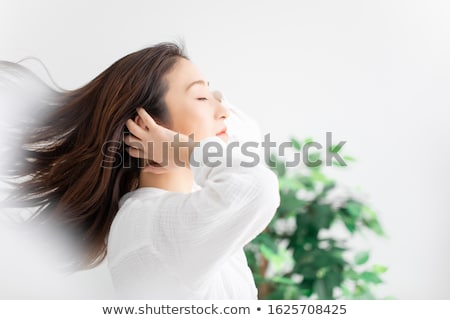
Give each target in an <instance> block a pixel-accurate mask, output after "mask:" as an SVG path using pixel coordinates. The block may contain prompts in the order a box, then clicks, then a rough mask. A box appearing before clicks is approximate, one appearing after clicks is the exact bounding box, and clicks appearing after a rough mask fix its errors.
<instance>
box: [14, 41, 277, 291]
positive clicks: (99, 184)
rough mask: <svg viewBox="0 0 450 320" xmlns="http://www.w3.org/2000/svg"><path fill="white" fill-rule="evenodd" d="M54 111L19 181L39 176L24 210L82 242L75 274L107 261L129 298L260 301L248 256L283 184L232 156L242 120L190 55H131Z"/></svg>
mask: <svg viewBox="0 0 450 320" xmlns="http://www.w3.org/2000/svg"><path fill="white" fill-rule="evenodd" d="M45 101H46V102H45V103H44V105H46V106H50V107H51V108H52V112H51V113H50V115H49V117H47V118H45V119H44V120H43V121H40V122H39V123H38V124H35V125H34V126H33V128H32V130H29V132H27V134H26V135H25V137H26V139H25V141H24V143H23V144H22V145H23V148H24V149H25V152H26V153H25V154H24V155H22V156H21V157H20V158H19V159H17V161H19V162H16V164H15V166H14V167H13V168H12V169H11V170H10V171H9V175H10V176H14V177H19V178H21V177H22V178H24V177H28V179H26V180H25V181H20V182H17V183H16V184H17V187H18V191H19V193H18V195H19V196H17V197H16V199H15V201H19V202H20V203H22V204H23V205H25V206H29V207H38V208H39V209H38V210H37V211H36V214H35V215H34V216H33V217H32V219H30V221H32V222H34V224H33V225H39V226H42V225H47V224H50V225H52V226H56V227H57V228H58V230H63V231H62V232H64V235H66V234H69V235H70V239H71V240H70V243H72V244H74V245H75V246H76V248H77V255H75V256H73V257H74V259H72V260H73V261H72V264H71V265H70V267H71V269H72V270H78V269H83V268H92V267H95V266H96V265H98V264H99V263H100V262H102V261H103V260H104V258H105V257H107V262H108V267H109V270H110V271H111V275H112V279H113V284H114V287H115V288H116V290H117V296H118V297H119V298H132V299H141V298H142V299H256V298H257V290H256V287H255V283H254V280H253V278H252V274H251V271H250V269H249V268H248V266H247V261H246V258H245V255H244V251H243V247H244V245H246V244H247V243H248V242H249V241H251V240H252V239H253V238H254V237H256V236H257V235H258V234H259V233H260V232H261V231H263V229H264V228H265V227H266V226H267V225H268V223H269V222H270V220H271V219H272V217H273V215H274V213H275V211H276V208H277V207H278V205H279V200H280V199H279V194H278V183H277V179H276V176H275V174H274V173H273V172H272V171H270V170H269V169H268V168H267V167H265V166H264V165H263V164H262V163H257V164H256V165H253V166H243V165H242V163H243V162H244V161H245V160H246V158H245V157H244V156H243V153H242V152H241V151H240V149H239V148H234V149H233V150H232V151H233V152H232V155H228V156H227V153H228V152H225V151H226V148H227V146H228V144H227V142H228V136H227V133H226V120H227V119H228V117H229V116H230V110H229V109H228V108H226V107H225V106H224V104H223V103H222V101H221V97H220V93H219V92H211V91H210V90H209V88H208V84H207V82H206V80H205V78H204V76H203V75H202V74H201V73H200V72H199V70H198V69H197V68H196V67H195V65H194V64H193V63H192V62H191V61H190V60H189V59H188V58H187V56H186V55H185V54H184V53H183V49H182V48H180V47H179V46H178V45H175V44H173V43H160V44H157V45H154V46H152V47H149V48H146V49H143V50H140V51H137V52H134V53H131V54H129V55H127V56H125V57H123V58H121V59H119V60H118V61H117V62H115V63H114V64H112V65H111V66H110V67H109V68H107V69H106V70H105V71H104V72H102V73H101V74H100V75H99V76H97V77H96V78H95V79H94V80H92V81H91V82H89V83H88V84H87V85H85V86H83V87H81V88H79V89H77V90H74V91H64V92H59V93H57V92H54V94H53V96H52V99H49V98H48V97H47V98H46V100H45ZM177 141H179V142H181V143H182V145H178V146H175V145H170V143H172V142H177ZM211 146H213V147H214V148H215V149H216V150H218V149H221V150H222V153H220V154H219V155H218V152H215V153H214V155H215V157H214V159H210V157H209V155H210V153H211V152H210V151H209V150H208V148H209V147H211ZM166 147H167V148H166ZM212 162H214V163H219V165H212V164H211V163H212ZM247 163H248V162H247ZM16 203H18V202H16Z"/></svg>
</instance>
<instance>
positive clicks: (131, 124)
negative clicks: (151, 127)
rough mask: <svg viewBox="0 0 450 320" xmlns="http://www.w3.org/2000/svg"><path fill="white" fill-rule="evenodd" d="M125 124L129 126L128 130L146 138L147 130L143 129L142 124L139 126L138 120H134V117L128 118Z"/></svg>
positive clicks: (136, 135) (141, 137)
mask: <svg viewBox="0 0 450 320" xmlns="http://www.w3.org/2000/svg"><path fill="white" fill-rule="evenodd" d="M125 125H126V126H127V128H128V130H129V131H130V132H131V133H132V134H133V135H134V136H135V137H138V138H140V139H142V140H143V139H144V138H145V136H146V134H147V131H145V130H144V129H142V127H141V126H139V125H138V124H137V123H136V122H134V121H133V120H132V119H128V120H127V122H126V123H125Z"/></svg>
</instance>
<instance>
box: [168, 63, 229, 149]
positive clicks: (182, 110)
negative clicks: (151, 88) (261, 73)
mask: <svg viewBox="0 0 450 320" xmlns="http://www.w3.org/2000/svg"><path fill="white" fill-rule="evenodd" d="M166 80H167V81H168V84H169V89H168V91H167V94H166V96H165V102H166V104H167V108H168V111H169V115H170V118H171V120H172V126H171V128H170V129H171V130H173V131H176V132H180V133H182V134H185V135H187V136H189V135H191V134H193V137H192V139H193V140H194V141H200V140H202V139H203V138H206V137H212V136H216V135H217V136H219V137H220V138H221V139H222V140H223V141H225V142H228V135H227V134H226V133H225V134H220V135H218V134H219V133H220V132H221V131H223V130H224V129H226V126H225V122H224V120H225V119H226V118H228V116H229V111H228V109H227V108H225V107H224V106H223V105H222V103H221V102H220V97H218V96H217V94H214V93H213V92H212V91H210V89H209V84H208V81H207V80H206V79H205V77H204V76H203V75H202V74H201V72H200V71H199V70H198V69H197V68H196V66H195V65H194V64H193V63H192V62H191V61H189V60H187V59H184V58H179V59H178V62H177V63H176V64H175V66H174V68H173V69H172V70H171V71H170V72H169V73H167V74H166Z"/></svg>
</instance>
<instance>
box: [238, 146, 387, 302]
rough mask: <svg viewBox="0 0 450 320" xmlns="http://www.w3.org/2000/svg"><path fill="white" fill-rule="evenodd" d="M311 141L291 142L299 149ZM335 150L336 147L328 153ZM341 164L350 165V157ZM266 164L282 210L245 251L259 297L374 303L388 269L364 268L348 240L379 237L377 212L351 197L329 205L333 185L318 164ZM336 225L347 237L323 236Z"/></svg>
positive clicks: (364, 259)
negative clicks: (360, 235) (274, 176)
mask: <svg viewBox="0 0 450 320" xmlns="http://www.w3.org/2000/svg"><path fill="white" fill-rule="evenodd" d="M311 141H312V139H305V140H304V141H302V142H300V141H299V140H297V139H295V138H291V143H292V146H293V148H294V150H297V151H300V150H301V147H302V144H303V145H306V144H308V143H311ZM339 151H340V146H332V147H331V148H330V150H329V152H335V153H338V152H339ZM308 159H309V160H310V161H311V163H312V162H314V161H316V160H322V154H321V153H320V152H316V153H313V154H310V155H309V156H308ZM344 160H346V161H354V159H353V158H351V157H348V156H344ZM270 162H271V163H269V164H270V167H271V168H272V169H273V170H274V171H275V173H276V174H277V176H278V179H279V185H280V198H281V203H280V207H279V208H278V209H277V212H276V214H275V217H274V218H273V220H272V221H271V223H270V224H269V225H268V227H267V228H266V230H265V231H264V232H262V233H261V234H260V235H259V236H258V237H257V238H255V239H254V240H253V241H252V242H251V243H249V244H248V245H247V246H246V247H245V253H246V256H247V260H248V263H249V267H250V268H251V270H252V272H253V275H254V278H255V282H256V285H257V287H258V291H259V297H258V298H259V299H306V298H309V299H314V298H317V299H375V298H376V297H375V296H374V294H373V289H374V286H376V285H378V284H380V283H382V282H383V281H382V279H381V278H380V275H381V274H383V273H384V272H385V271H386V270H387V268H386V267H385V266H382V265H372V266H368V260H369V256H370V253H369V251H363V252H354V251H353V250H352V249H351V248H350V247H349V246H348V244H347V242H348V240H349V239H351V238H352V237H353V236H354V235H355V234H356V233H364V232H366V231H367V230H370V231H372V232H374V233H375V234H377V235H378V236H383V235H384V232H383V229H382V227H381V225H380V223H379V221H378V218H377V215H376V213H375V212H374V211H373V210H372V209H371V208H369V207H368V206H367V205H366V204H364V203H363V202H361V201H360V200H358V199H356V197H354V196H351V195H346V196H344V197H343V198H341V199H339V201H334V203H333V201H330V200H329V198H330V197H329V196H330V193H331V192H332V191H335V189H336V188H337V184H336V182H335V181H334V180H333V179H331V178H329V177H327V176H326V175H325V174H324V172H323V171H324V170H323V166H322V165H318V166H317V165H309V166H308V165H307V166H305V168H303V171H304V172H303V171H302V172H301V173H300V169H298V170H297V171H294V172H287V168H286V167H285V164H284V162H283V161H281V160H280V159H279V158H277V157H276V156H275V155H274V154H271V159H270ZM334 164H335V165H339V163H336V162H335V163H334ZM289 169H290V168H289ZM302 193H303V196H301V194H302ZM305 194H306V195H308V196H305ZM336 202H338V203H336ZM339 224H341V226H345V228H342V229H344V230H346V231H345V234H346V237H345V238H346V239H339V238H337V237H336V236H330V235H327V236H324V233H328V234H333V232H330V230H329V229H331V228H332V227H335V226H337V225H339ZM280 226H284V228H281V227H280Z"/></svg>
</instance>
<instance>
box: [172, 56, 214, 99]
mask: <svg viewBox="0 0 450 320" xmlns="http://www.w3.org/2000/svg"><path fill="white" fill-rule="evenodd" d="M166 79H167V82H168V84H169V90H176V91H186V88H187V87H188V86H189V84H191V83H192V82H193V81H197V80H205V77H204V75H203V74H202V73H201V72H200V70H199V69H198V68H197V66H195V64H194V63H192V62H191V61H190V60H187V59H184V58H179V59H178V60H177V62H176V64H175V65H174V67H173V69H172V70H171V71H170V72H169V73H168V74H167V76H166ZM205 81H206V80H205ZM194 87H195V86H194Z"/></svg>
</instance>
